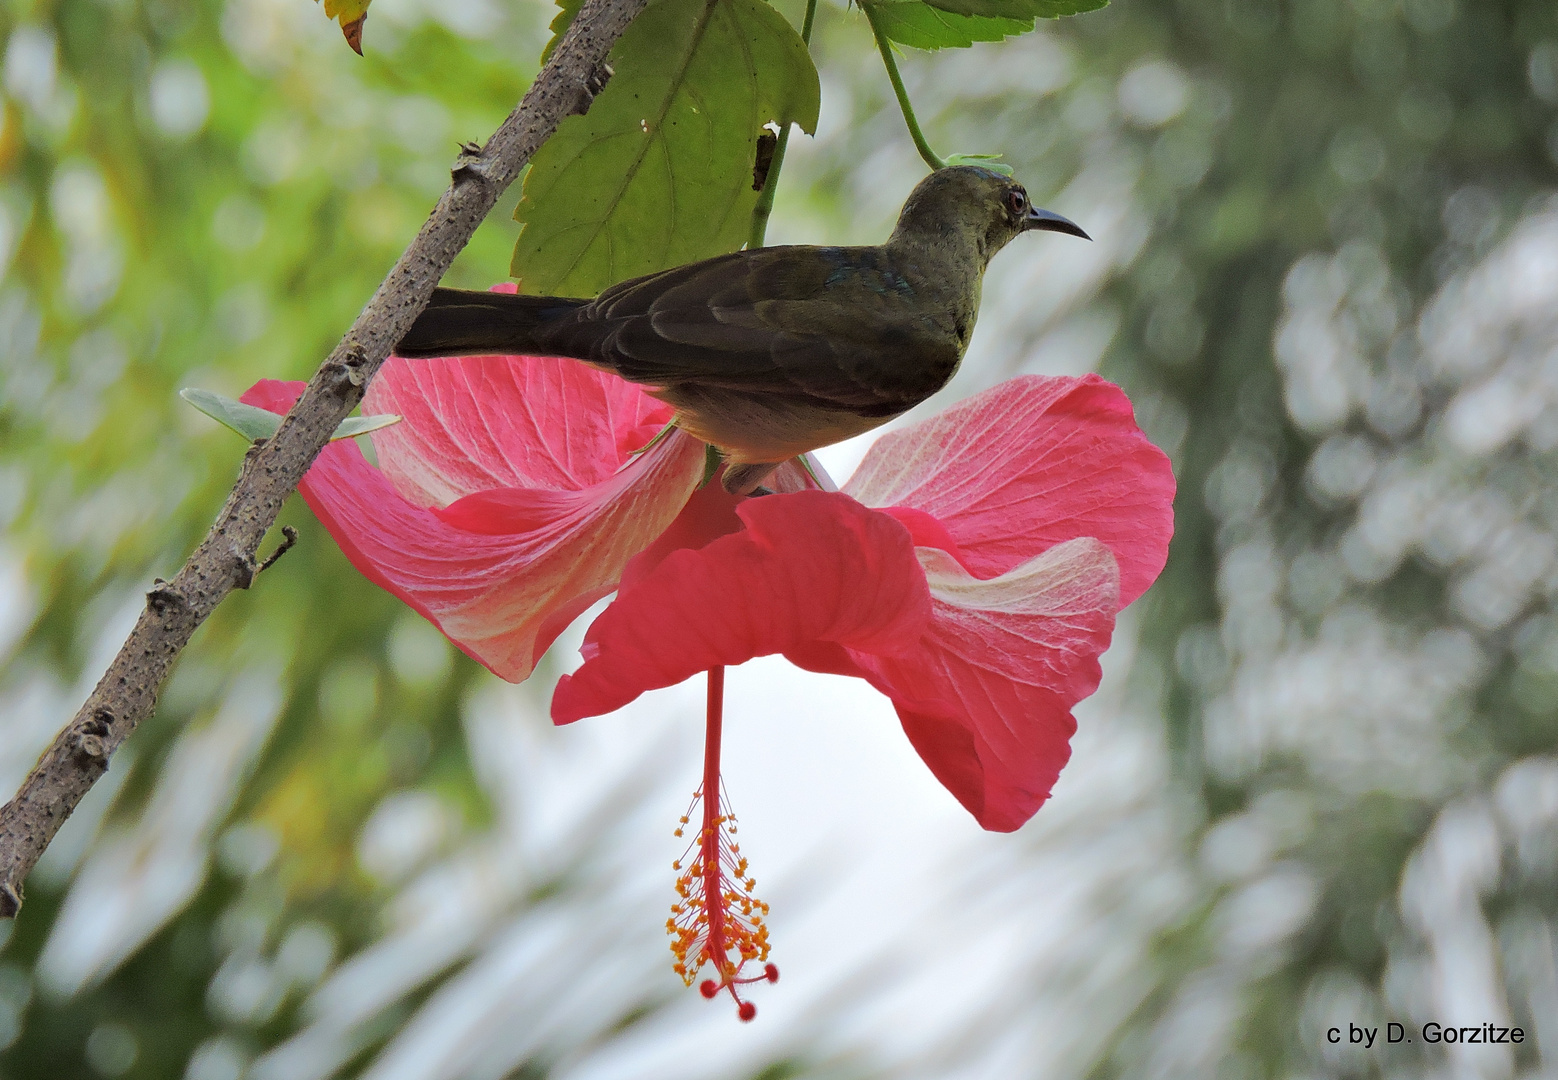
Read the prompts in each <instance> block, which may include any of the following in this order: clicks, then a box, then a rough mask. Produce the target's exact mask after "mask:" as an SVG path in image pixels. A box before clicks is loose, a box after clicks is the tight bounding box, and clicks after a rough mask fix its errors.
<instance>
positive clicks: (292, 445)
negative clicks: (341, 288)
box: [0, 0, 646, 917]
mask: <svg viewBox="0 0 1558 1080" xmlns="http://www.w3.org/2000/svg"><path fill="white" fill-rule="evenodd" d="M645 3H646V0H587V2H586V3H585V5H584V7H583V9H582V10H581V11H580V12H579V15H578V17H577V18H575V19H574V21H573V24H572V25H571V26H570V27H569V28H568V32H567V33H566V34H565V35H564V37H563V40H562V41H561V42H560V43H559V44H558V47H557V49H556V51H555V52H553V54H552V56H551V58H550V59H549V60H548V61H547V63H546V66H545V67H543V68H542V69H541V73H540V74H539V75H537V76H536V80H535V82H534V83H533V84H531V87H530V89H529V90H527V91H526V92H525V96H524V97H523V98H522V99H521V100H520V103H519V105H518V106H517V107H516V108H515V109H514V111H513V112H512V113H510V114H509V117H508V119H507V120H505V121H504V122H503V125H502V126H501V127H500V128H498V130H497V131H496V132H495V133H494V134H493V136H492V138H491V139H489V140H488V142H487V145H486V146H485V147H475V146H468V147H466V148H464V152H462V153H461V155H460V158H459V160H458V161H457V162H456V163H455V167H454V170H453V176H452V180H451V183H450V185H449V189H448V190H447V191H446V192H444V195H443V197H442V198H441V199H439V200H438V205H437V206H436V207H434V208H433V213H432V215H431V216H430V217H429V218H428V219H427V222H426V223H425V224H424V225H423V226H422V229H421V231H420V232H419V233H417V237H416V239H415V240H413V241H412V242H411V246H410V247H408V248H407V249H406V251H405V253H404V254H403V255H401V257H400V260H399V261H398V262H396V263H395V266H394V268H393V269H391V270H390V272H389V276H388V277H386V278H385V279H384V281H383V282H382V283H380V285H379V288H378V290H377V291H376V292H375V293H374V294H373V298H372V299H371V300H369V301H368V304H367V306H366V307H365V308H363V310H362V314H360V315H359V316H358V317H357V321H356V322H355V323H353V324H352V328H351V329H350V330H348V331H347V333H346V336H345V337H344V338H342V339H341V343H340V344H339V345H337V346H336V347H335V350H334V351H333V352H332V353H331V354H330V355H329V357H327V358H326V359H325V362H324V363H323V364H321V365H320V367H319V370H318V371H316V372H315V373H314V377H313V379H311V380H310V381H309V384H308V389H307V390H305V391H304V392H303V396H302V397H301V398H299V399H298V402H297V404H296V405H294V406H293V407H292V411H291V412H289V413H288V414H287V416H286V418H285V419H284V420H283V421H282V423H281V428H280V429H279V430H278V431H277V432H276V434H275V435H274V436H272V437H271V438H270V439H268V440H266V442H265V443H264V445H263V446H259V447H257V448H256V449H254V450H252V451H251V452H250V453H249V455H248V456H247V457H246V458H245V459H244V464H243V471H242V472H241V474H240V475H239V477H238V483H237V484H235V485H234V487H233V490H232V492H231V493H230V494H229V495H228V497H227V504H226V505H225V506H223V507H222V511H221V513H220V514H218V515H217V519H216V524H214V525H213V526H212V527H211V531H210V532H209V533H207V534H206V538H205V539H204V540H203V541H201V543H200V546H199V547H197V548H196V549H195V552H194V554H193V555H191V556H190V557H189V561H188V562H186V563H185V564H184V566H183V568H182V569H181V570H180V571H179V572H178V574H177V575H176V576H175V577H174V578H173V580H172V581H158V582H156V583H155V585H154V586H153V588H152V590H151V591H150V592H149V593H147V594H146V610H145V611H143V612H142V613H141V617H140V619H139V620H138V621H137V622H136V624H135V629H134V630H133V631H131V633H130V636H129V638H128V639H126V641H125V643H124V645H123V647H121V648H120V650H119V654H118V655H117V656H116V657H114V660H113V663H112V664H110V665H109V668H108V671H107V673H106V674H104V676H103V678H102V680H101V681H100V682H99V683H98V684H97V687H96V689H94V690H93V691H92V694H91V696H90V697H88V698H87V700H86V703H85V704H84V705H82V706H81V710H80V711H79V712H77V713H76V716H75V718H74V719H72V720H71V722H70V723H69V724H67V725H66V726H65V728H64V730H63V731H61V732H60V733H59V735H57V736H56V737H55V739H54V742H53V744H52V745H50V746H49V748H48V749H47V750H45V751H44V753H43V756H42V757H41V758H40V759H39V761H38V764H37V765H36V766H34V767H33V770H32V772H31V773H29V774H28V776H27V779H26V780H24V781H23V782H22V786H21V789H20V790H19V791H18V792H17V794H16V797H15V798H14V799H12V800H11V801H10V802H8V803H6V804H5V806H4V807H0V917H10V916H13V915H15V914H16V912H17V910H18V909H19V908H20V907H21V902H22V882H23V880H24V879H25V878H26V877H27V874H28V873H29V872H30V871H31V870H32V868H33V866H34V864H36V863H37V861H38V857H39V856H41V855H42V854H43V851H44V849H45V848H46V847H48V845H49V841H50V840H52V839H53V838H54V834H55V833H57V832H58V831H59V828H60V826H61V825H62V824H63V823H64V821H65V819H66V818H68V817H69V816H70V813H71V811H72V810H74V809H75V808H76V805H77V804H78V803H79V802H80V801H81V799H82V797H83V796H84V795H85V794H86V793H87V792H88V791H89V790H90V789H91V787H92V785H93V784H94V783H95V782H96V781H97V779H98V777H100V776H102V775H103V773H104V771H106V770H107V768H108V759H109V757H110V756H111V755H112V754H113V752H114V751H115V750H116V749H117V748H118V747H119V745H120V744H121V743H122V742H124V740H125V739H126V738H127V737H128V736H129V734H130V733H131V732H132V731H134V730H135V727H136V725H137V724H139V723H140V722H141V721H142V720H144V719H146V717H148V716H150V715H151V713H152V710H153V709H154V708H155V707H156V704H157V693H158V691H159V690H160V689H161V687H162V684H163V682H164V681H165V680H166V679H167V676H168V673H169V671H170V670H172V667H173V662H174V661H175V660H176V659H177V658H178V656H179V653H180V652H182V651H183V649H184V646H185V645H187V644H188V643H189V639H190V637H191V636H192V635H193V634H194V632H195V629H196V628H197V627H198V626H199V625H200V624H201V623H202V622H204V621H205V619H206V617H207V616H209V615H210V614H211V612H212V611H213V610H214V609H215V608H216V606H217V604H219V603H221V601H222V600H223V599H225V598H226V597H227V595H228V593H230V592H232V590H233V589H235V588H240V587H246V586H247V584H248V582H250V581H252V580H253V578H254V574H255V572H256V565H255V552H256V551H257V550H258V549H259V546H260V541H261V539H263V538H264V536H265V533H266V531H267V530H268V529H269V528H270V527H271V524H272V523H273V522H274V521H275V520H276V515H277V513H279V512H280V510H281V507H282V504H283V503H284V502H286V500H287V497H288V496H289V495H290V494H291V493H292V491H293V489H295V488H296V487H297V485H298V481H299V480H301V479H302V478H303V474H304V473H305V472H307V471H308V467H309V465H311V464H312V463H313V461H314V458H315V457H316V456H318V454H319V451H320V449H321V448H322V447H323V446H324V445H325V442H326V440H328V439H329V438H330V435H331V433H332V432H334V431H335V428H336V425H338V424H339V423H340V422H341V421H342V420H344V419H345V418H346V415H347V414H348V413H350V412H351V411H352V409H353V408H354V407H355V406H356V405H357V403H358V402H359V401H360V400H361V399H362V395H363V390H364V388H366V386H367V385H368V380H369V379H371V378H373V376H374V373H375V372H377V371H378V369H379V365H380V364H382V363H383V362H384V358H385V357H386V356H388V355H389V352H390V350H391V349H392V348H393V347H394V345H395V343H396V342H398V341H399V340H400V339H401V337H403V336H404V335H405V333H406V331H407V330H408V329H410V327H411V324H412V322H413V321H414V320H415V319H416V317H417V315H418V314H419V313H420V312H421V310H422V308H423V307H425V306H426V304H427V300H428V297H429V296H431V295H432V292H433V287H434V286H436V285H437V284H438V281H439V279H440V278H441V277H443V275H444V271H445V270H447V269H448V268H449V264H450V263H452V262H453V261H454V257H455V256H456V255H457V254H459V252H460V250H461V249H462V248H464V247H465V245H466V243H467V242H468V241H469V240H470V238H471V234H472V233H474V232H475V231H476V227H477V226H478V225H480V224H481V222H482V219H483V218H485V217H486V216H487V213H488V211H490V210H491V209H492V207H493V205H494V204H495V203H496V202H497V201H498V196H499V195H501V194H502V193H503V191H504V189H505V188H507V187H508V186H509V184H510V183H512V182H513V180H514V178H515V177H516V176H518V175H519V171H520V169H522V168H523V167H524V166H525V164H526V163H527V162H528V161H529V160H530V156H531V155H532V154H533V153H535V151H536V149H537V148H538V147H540V145H541V144H542V143H543V142H545V141H546V139H547V138H548V137H549V136H550V135H551V134H552V132H554V131H555V130H557V125H558V124H559V123H561V122H562V120H563V119H564V118H565V117H567V116H570V115H574V114H579V113H583V112H585V111H586V110H587V109H588V108H589V107H590V103H591V101H593V100H594V97H595V95H596V94H597V93H599V92H600V89H601V87H602V86H603V85H604V83H605V79H606V78H607V77H609V75H610V72H611V69H610V68H609V67H608V66H607V64H606V55H607V53H608V52H609V51H610V50H611V47H612V46H613V45H614V44H615V43H616V41H617V38H619V37H620V36H621V35H622V31H623V30H625V29H626V28H627V25H628V23H629V22H631V21H632V20H633V17H634V16H635V15H637V14H638V13H639V12H640V11H642V10H643V8H644V4H645Z"/></svg>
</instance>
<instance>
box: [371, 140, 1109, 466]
mask: <svg viewBox="0 0 1558 1080" xmlns="http://www.w3.org/2000/svg"><path fill="white" fill-rule="evenodd" d="M1035 229H1038V230H1045V231H1049V232H1063V233H1070V234H1071V235H1073V236H1080V237H1083V238H1084V239H1086V238H1087V234H1086V233H1085V232H1083V231H1082V229H1081V228H1079V227H1078V226H1077V225H1075V224H1073V223H1072V222H1070V221H1068V220H1066V219H1065V218H1063V217H1061V216H1060V215H1059V214H1053V213H1050V212H1049V211H1048V210H1040V209H1038V208H1037V207H1034V206H1032V205H1031V204H1030V203H1029V201H1028V193H1027V192H1026V191H1024V190H1023V187H1022V185H1021V184H1018V183H1017V182H1016V181H1014V180H1012V179H1011V178H1010V177H1006V176H1002V175H1000V174H999V173H996V172H993V171H991V170H989V169H982V168H978V167H974V166H966V165H965V166H956V167H953V168H947V169H938V170H937V171H936V172H933V173H932V174H931V175H930V176H928V177H926V178H925V179H924V180H923V181H921V183H920V184H919V186H918V187H916V188H915V189H914V191H913V192H912V193H911V194H910V195H909V200H908V202H906V203H904V207H903V211H902V213H901V214H900V215H899V217H898V226H897V228H895V229H894V230H893V235H892V236H891V237H889V238H888V240H887V243H885V244H883V245H881V246H880V247H812V246H799V245H798V246H794V247H768V248H757V249H755V250H751V251H738V252H735V253H734V254H730V255H721V256H719V257H717V258H713V259H705V260H704V261H702V262H695V263H689V264H688V265H686V266H679V267H676V268H675V269H672V270H662V271H661V272H659V273H657V274H649V275H647V276H645V277H641V278H634V279H633V280H631V281H624V282H621V283H620V284H617V285H613V286H612V287H611V288H609V289H607V290H606V291H605V292H603V293H601V294H600V295H599V296H597V297H596V298H595V299H593V300H577V299H570V298H566V297H557V296H519V295H510V294H505V293H489V292H466V291H464V290H458V289H438V290H437V291H435V292H434V293H433V299H432V301H431V302H430V303H429V304H428V307H427V310H426V311H424V312H423V313H422V315H421V316H420V317H419V318H418V319H417V321H416V323H415V325H413V326H412V327H411V330H410V332H409V333H407V334H406V336H405V338H404V340H402V341H401V343H400V345H399V346H398V347H397V349H396V350H395V351H396V353H397V354H398V355H400V356H412V357H416V356H457V355H470V354H483V353H506V354H515V353H518V354H527V355H532V356H566V357H572V358H574V359H576V360H582V361H584V362H585V363H587V364H591V365H593V366H595V367H598V368H603V369H605V370H607V371H611V372H615V373H616V374H617V375H620V376H621V377H622V378H624V379H627V380H629V381H630V382H635V383H639V384H642V385H643V386H644V387H646V388H647V389H648V391H649V393H651V394H652V395H654V396H655V397H657V398H659V399H661V400H662V401H665V402H667V403H668V404H670V405H671V406H673V407H674V408H675V409H676V422H677V424H678V425H679V426H680V427H682V428H683V429H684V430H686V431H687V432H688V433H690V434H692V435H694V436H696V437H697V438H699V439H702V440H704V441H705V442H708V443H710V444H712V445H714V446H715V447H717V448H719V449H720V450H721V451H722V452H723V453H724V454H725V459H726V468H725V474H724V478H723V483H724V486H725V488H726V489H727V490H729V491H731V492H734V493H736V494H746V493H749V492H751V491H752V490H753V489H755V488H756V487H757V486H758V485H759V484H761V483H762V481H763V479H764V477H766V476H767V475H768V474H769V473H770V472H772V471H773V469H774V468H776V467H777V466H778V465H780V464H782V463H783V462H785V461H788V460H789V459H790V458H792V457H795V456H796V455H798V454H802V453H805V452H806V451H808V450H815V449H816V448H817V447H819V446H827V445H828V444H830V443H835V442H838V441H840V440H842V439H847V438H849V437H850V436H852V435H858V434H860V433H861V432H863V431H869V430H871V429H872V428H874V427H877V426H878V425H880V424H883V423H886V422H887V421H888V420H890V419H892V418H893V417H895V416H897V415H898V414H900V413H902V412H905V411H907V410H908V409H911V408H913V407H914V406H915V405H917V404H919V403H920V402H922V401H924V400H925V399H926V398H928V397H930V395H932V394H934V393H935V392H936V391H937V390H939V389H941V388H942V387H943V386H945V385H946V384H947V380H949V379H950V378H952V374H953V372H955V371H956V370H957V366H958V362H959V361H960V360H962V358H963V352H964V350H965V349H967V348H968V339H969V335H970V334H971V333H972V332H973V329H974V318H975V316H976V315H977V314H978V311H979V287H980V280H981V279H982V278H983V276H984V272H985V267H986V266H987V265H989V262H990V259H991V257H992V256H994V255H995V253H996V252H998V251H1000V250H1001V248H1003V247H1005V246H1006V244H1007V242H1008V241H1010V240H1011V239H1012V238H1013V237H1014V236H1016V235H1018V234H1019V233H1023V232H1028V231H1031V230H1035Z"/></svg>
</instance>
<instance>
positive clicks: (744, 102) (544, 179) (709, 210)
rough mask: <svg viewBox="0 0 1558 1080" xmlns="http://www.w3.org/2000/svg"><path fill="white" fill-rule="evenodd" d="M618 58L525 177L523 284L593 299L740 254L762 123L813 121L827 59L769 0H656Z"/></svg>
mask: <svg viewBox="0 0 1558 1080" xmlns="http://www.w3.org/2000/svg"><path fill="white" fill-rule="evenodd" d="M563 14H564V15H566V14H567V11H566V9H565V11H564V13H563ZM561 18H563V16H559V19H561ZM611 63H612V66H613V68H614V69H615V71H616V74H615V75H613V76H612V78H611V81H610V82H609V83H607V84H606V89H605V90H603V91H602V92H601V94H600V96H599V97H597V98H596V99H595V103H594V104H593V105H592V106H591V107H590V111H589V112H588V113H586V114H585V115H584V116H574V117H570V118H568V119H567V120H565V121H564V122H563V124H562V126H561V127H559V128H558V130H557V134H555V135H554V136H552V138H551V139H550V140H549V141H548V142H547V143H546V145H545V146H543V147H542V148H541V150H540V152H539V153H537V154H536V156H535V159H534V161H533V162H532V163H531V166H530V171H529V173H528V174H527V175H526V177H525V189H524V197H523V198H522V199H521V200H520V203H519V205H518V206H517V207H516V208H515V210H514V217H515V220H517V221H521V222H523V223H524V229H523V230H522V231H521V232H520V235H519V241H518V243H517V244H516V245H515V247H514V261H513V267H512V271H513V274H514V276H515V277H518V278H519V279H520V280H521V288H522V289H523V290H524V291H525V292H528V293H542V294H551V295H561V296H594V295H595V294H596V293H598V292H600V291H601V290H602V289H604V288H605V287H606V286H608V285H611V284H614V283H615V282H618V281H621V280H623V279H625V278H630V277H636V276H638V275H640V274H648V273H653V272H654V271H656V270H663V269H665V268H667V267H671V266H679V265H681V264H683V263H688V262H694V261H696V260H698V259H705V258H709V257H710V256H714V255H720V254H723V253H725V252H728V251H735V250H736V249H738V248H739V247H740V246H741V244H742V242H743V241H745V240H746V237H747V231H748V226H749V224H750V219H751V216H752V208H753V206H755V205H756V203H757V198H758V193H757V192H756V191H753V190H752V164H753V161H754V159H755V157H756V154H757V140H758V137H759V136H760V135H761V134H762V133H763V127H764V125H765V124H768V123H777V124H779V125H781V126H783V125H787V124H790V123H795V124H798V125H800V127H801V128H802V129H803V130H805V131H808V132H811V131H814V130H815V129H816V124H817V111H818V106H819V104H820V99H821V91H820V89H819V86H818V81H817V69H816V68H815V67H814V66H813V65H812V62H811V57H810V56H809V55H807V51H806V43H805V42H803V41H802V40H801V38H800V35H799V34H797V33H796V32H795V30H794V28H793V27H791V26H790V24H789V23H788V22H787V21H785V18H784V16H782V15H780V14H779V13H778V12H777V11H775V10H774V9H773V8H771V7H769V6H768V5H767V4H766V3H763V2H762V0H652V2H651V3H650V5H649V7H648V8H646V9H645V11H644V13H643V14H642V15H640V16H639V17H638V18H637V19H635V20H634V21H633V23H632V25H630V26H629V27H628V29H627V32H626V33H625V34H623V35H622V39H621V40H620V41H619V42H618V43H617V46H616V48H615V49H614V50H613V51H612V54H611Z"/></svg>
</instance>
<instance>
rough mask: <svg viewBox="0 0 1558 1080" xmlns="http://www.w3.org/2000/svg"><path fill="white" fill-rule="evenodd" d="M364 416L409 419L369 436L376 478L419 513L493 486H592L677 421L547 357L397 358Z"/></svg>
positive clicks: (639, 397) (372, 388) (642, 399)
mask: <svg viewBox="0 0 1558 1080" xmlns="http://www.w3.org/2000/svg"><path fill="white" fill-rule="evenodd" d="M362 411H363V413H364V414H378V413H397V414H399V415H400V416H402V417H404V418H405V420H404V422H403V423H399V424H396V425H394V426H392V427H387V428H381V429H380V430H378V431H376V432H374V433H373V436H372V438H373V449H374V451H375V453H376V454H377V456H378V459H379V468H380V470H382V471H383V473H384V475H385V476H387V477H388V478H389V480H390V482H391V483H392V484H394V485H395V488H396V490H398V491H399V492H400V493H401V494H402V495H404V496H405V497H406V498H407V499H408V500H410V501H411V502H412V503H415V504H416V505H418V506H447V505H449V504H450V503H452V502H454V501H455V500H457V499H460V498H463V497H464V496H467V495H472V494H474V493H476V492H478V491H486V490H489V489H492V488H551V489H558V490H578V489H582V488H587V487H591V486H593V485H595V484H598V483H601V482H602V481H603V480H605V479H607V478H608V477H610V476H611V475H612V474H613V473H615V472H616V471H617V467H618V466H619V465H621V464H622V463H623V462H624V461H626V460H627V458H628V455H629V454H630V453H632V452H633V451H635V450H638V449H641V448H642V447H644V446H645V445H646V444H647V443H648V442H649V441H650V440H651V439H653V438H654V437H655V434H656V433H657V432H658V431H659V430H660V429H661V428H663V427H664V426H665V425H666V424H667V423H669V422H670V419H671V412H672V410H671V408H670V406H668V405H664V404H662V403H661V402H658V401H656V400H655V399H654V398H652V397H650V396H648V395H647V394H645V393H644V392H643V391H642V390H641V389H639V388H638V387H637V386H634V385H633V384H632V383H629V382H624V381H623V380H622V379H619V378H617V377H616V376H615V375H609V374H607V373H605V372H602V371H596V370H595V369H594V368H591V367H587V366H585V365H584V364H581V363H580V362H579V361H577V360H566V359H560V358H556V357H543V356H455V357H445V358H440V359H434V360H405V359H402V358H400V357H391V358H390V359H389V360H388V361H386V362H385V364H384V367H383V368H382V369H381V370H380V372H379V374H378V377H377V378H375V379H374V380H373V382H372V383H371V384H370V385H369V387H368V392H367V394H366V395H365V396H364V398H363V403H362Z"/></svg>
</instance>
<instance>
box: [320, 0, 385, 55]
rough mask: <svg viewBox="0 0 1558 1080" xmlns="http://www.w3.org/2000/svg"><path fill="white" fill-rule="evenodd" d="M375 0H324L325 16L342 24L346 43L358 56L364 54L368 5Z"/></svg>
mask: <svg viewBox="0 0 1558 1080" xmlns="http://www.w3.org/2000/svg"><path fill="white" fill-rule="evenodd" d="M371 3H373V0H324V4H325V17H326V18H327V19H336V20H338V21H339V22H340V24H341V33H342V34H344V35H346V43H347V44H348V45H350V46H351V47H352V51H353V52H354V53H356V54H357V55H358V56H361V55H362V25H363V23H365V22H367V21H368V5H369V4H371Z"/></svg>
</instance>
